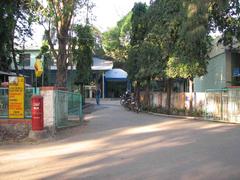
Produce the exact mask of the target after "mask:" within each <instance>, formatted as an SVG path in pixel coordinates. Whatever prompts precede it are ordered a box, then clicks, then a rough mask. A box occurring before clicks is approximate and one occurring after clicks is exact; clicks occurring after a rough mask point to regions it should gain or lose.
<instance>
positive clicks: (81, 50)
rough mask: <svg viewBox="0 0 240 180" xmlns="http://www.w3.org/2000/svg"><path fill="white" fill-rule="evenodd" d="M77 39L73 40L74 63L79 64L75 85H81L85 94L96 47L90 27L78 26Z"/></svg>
mask: <svg viewBox="0 0 240 180" xmlns="http://www.w3.org/2000/svg"><path fill="white" fill-rule="evenodd" d="M74 31H75V33H76V37H75V38H74V39H73V49H72V53H73V62H75V63H76V64H77V66H76V70H77V76H76V79H75V84H77V85H80V87H81V88H80V89H81V93H82V94H84V89H83V87H84V84H87V83H89V82H90V78H91V65H92V50H93V46H94V38H93V35H92V29H91V27H90V26H88V25H86V26H82V25H77V26H76V27H75V28H74Z"/></svg>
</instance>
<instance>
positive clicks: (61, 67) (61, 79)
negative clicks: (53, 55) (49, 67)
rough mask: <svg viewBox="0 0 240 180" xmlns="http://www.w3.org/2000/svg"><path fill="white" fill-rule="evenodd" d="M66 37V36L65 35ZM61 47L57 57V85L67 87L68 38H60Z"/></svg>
mask: <svg viewBox="0 0 240 180" xmlns="http://www.w3.org/2000/svg"><path fill="white" fill-rule="evenodd" d="M65 37H66V36H65ZM58 40H59V43H58V44H59V48H58V57H57V79H56V86H57V87H67V50H66V48H67V40H66V39H64V37H63V38H60V37H59V38H58Z"/></svg>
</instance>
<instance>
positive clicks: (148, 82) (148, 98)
mask: <svg viewBox="0 0 240 180" xmlns="http://www.w3.org/2000/svg"><path fill="white" fill-rule="evenodd" d="M144 104H145V106H146V107H148V108H150V79H148V80H147V85H146V89H145V98H144Z"/></svg>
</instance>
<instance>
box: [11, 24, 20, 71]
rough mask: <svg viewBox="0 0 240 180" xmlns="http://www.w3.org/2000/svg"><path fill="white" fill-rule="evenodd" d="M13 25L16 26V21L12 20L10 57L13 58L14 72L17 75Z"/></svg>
mask: <svg viewBox="0 0 240 180" xmlns="http://www.w3.org/2000/svg"><path fill="white" fill-rule="evenodd" d="M15 27H16V22H14V25H13V28H12V32H11V33H12V35H11V42H10V43H11V51H12V59H13V64H14V68H15V72H16V74H17V76H19V70H18V65H17V60H16V52H15V48H14V33H15Z"/></svg>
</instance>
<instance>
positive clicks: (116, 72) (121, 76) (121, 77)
mask: <svg viewBox="0 0 240 180" xmlns="http://www.w3.org/2000/svg"><path fill="white" fill-rule="evenodd" d="M127 77H128V74H127V72H126V71H124V70H122V69H112V70H109V71H107V72H106V73H105V79H106V80H109V81H111V80H114V81H126V80H127Z"/></svg>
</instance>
